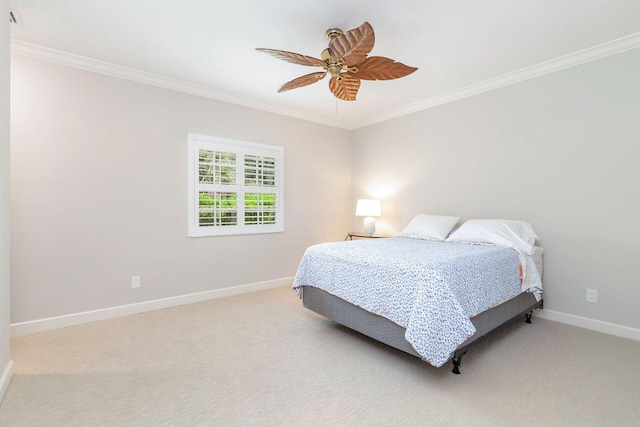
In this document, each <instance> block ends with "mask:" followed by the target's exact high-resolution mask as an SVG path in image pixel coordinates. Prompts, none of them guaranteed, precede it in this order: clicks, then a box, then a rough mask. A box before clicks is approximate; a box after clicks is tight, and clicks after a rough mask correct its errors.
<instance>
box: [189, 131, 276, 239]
mask: <svg viewBox="0 0 640 427" xmlns="http://www.w3.org/2000/svg"><path fill="white" fill-rule="evenodd" d="M283 184H284V180H283V149H282V147H278V146H275V145H266V144H256V143H252V142H245V141H234V140H231V139H223V138H215V137H211V136H205V135H196V134H189V236H191V237H202V236H226V235H231V234H255V233H276V232H279V231H283V230H284V198H283V195H284V185H283Z"/></svg>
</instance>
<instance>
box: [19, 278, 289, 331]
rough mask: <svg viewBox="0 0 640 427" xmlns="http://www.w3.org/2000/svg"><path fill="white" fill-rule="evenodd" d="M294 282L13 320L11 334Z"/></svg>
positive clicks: (283, 281) (70, 324)
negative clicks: (44, 317) (20, 320)
mask: <svg viewBox="0 0 640 427" xmlns="http://www.w3.org/2000/svg"><path fill="white" fill-rule="evenodd" d="M292 283H293V277H285V278H282V279H274V280H267V281H264V282H256V283H250V284H247V285H240V286H232V287H228V288H222V289H213V290H211V291H204V292H197V293H193V294H187V295H179V296H175V297H169V298H162V299H156V300H151V301H145V302H139V303H135V304H127V305H120V306H116V307H108V308H102V309H99V310H92V311H85V312H81V313H74V314H67V315H64V316H57V317H49V318H47V319H38V320H31V321H28V322H21V323H13V324H11V336H12V337H17V336H22V335H28V334H34V333H36V332H44V331H49V330H52V329H59V328H65V327H67V326H75V325H81V324H83V323H89V322H95V321H98V320H106V319H113V318H116V317H122V316H128V315H130V314H138V313H144V312H147V311H153V310H160V309H163V308H169V307H176V306H178V305H185V304H192V303H194V302H201V301H207V300H210V299H216V298H224V297H230V296H234V295H240V294H246V293H250V292H256V291H262V290H265V289H271V288H277V287H280V286H285V285H291V284H292Z"/></svg>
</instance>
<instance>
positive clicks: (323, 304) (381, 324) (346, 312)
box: [302, 286, 542, 374]
mask: <svg viewBox="0 0 640 427" xmlns="http://www.w3.org/2000/svg"><path fill="white" fill-rule="evenodd" d="M302 302H303V305H304V307H306V308H308V309H309V310H312V311H315V312H316V313H318V314H321V315H322V316H324V317H326V318H328V319H331V320H333V321H335V322H337V323H340V324H341V325H344V326H346V327H347V328H350V329H353V330H354V331H357V332H360V333H361V334H363V335H366V336H368V337H370V338H373V339H375V340H377V341H380V342H382V343H384V344H387V345H389V346H391V347H394V348H396V349H398V350H401V351H404V352H405V353H409V354H411V355H413V356H416V357H420V355H419V354H418V352H417V351H415V350H414V348H413V347H412V346H411V344H409V342H407V340H405V338H404V333H405V328H403V327H402V326H400V325H398V324H396V323H394V322H392V321H390V320H388V319H386V318H384V317H382V316H379V315H377V314H373V313H370V312H368V311H366V310H364V309H362V308H360V307H357V306H355V305H353V304H351V303H349V302H347V301H345V300H343V299H341V298H339V297H336V296H335V295H331V294H330V293H328V292H325V291H323V290H321V289H318V288H314V287H310V286H304V287H303V288H302ZM536 308H542V300H540V301H537V300H536V298H535V296H534V295H533V294H531V293H522V294H520V295H518V296H516V297H514V298H512V299H510V300H508V301H505V302H503V303H502V304H500V305H497V306H495V307H493V308H491V309H489V310H487V311H483V312H482V313H480V314H478V315H477V316H474V317H472V318H471V323H473V325H474V326H475V328H476V333H475V334H474V335H473V336H472V337H470V338H469V339H467V340H466V341H465V342H463V343H462V344H461V345H460V347H458V349H457V350H456V351H455V352H454V353H453V356H452V357H451V360H452V362H453V370H452V372H453V373H454V374H459V373H460V370H459V367H460V363H461V361H462V356H463V355H464V354H465V353H466V352H467V351H468V350H469V349H470V348H471V347H472V346H473V345H474V344H476V343H477V342H478V341H480V340H481V339H482V338H484V337H485V336H486V335H487V334H488V333H489V332H491V331H493V330H495V329H497V328H499V327H500V326H502V325H504V324H505V323H508V322H509V321H511V320H513V319H515V318H517V317H520V316H522V315H524V316H525V319H526V322H527V323H531V314H532V312H533V310H534V309H536Z"/></svg>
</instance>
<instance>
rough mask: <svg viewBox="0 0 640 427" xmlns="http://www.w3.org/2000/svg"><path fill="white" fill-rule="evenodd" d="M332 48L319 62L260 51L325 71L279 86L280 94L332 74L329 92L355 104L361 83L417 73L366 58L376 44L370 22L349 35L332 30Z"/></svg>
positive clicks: (378, 58)
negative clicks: (362, 81)
mask: <svg viewBox="0 0 640 427" xmlns="http://www.w3.org/2000/svg"><path fill="white" fill-rule="evenodd" d="M326 35H327V39H329V47H328V48H327V49H325V50H323V51H322V53H321V55H320V58H321V59H318V58H313V57H311V56H306V55H302V54H299V53H293V52H287V51H284V50H276V49H266V48H257V49H256V50H258V51H260V52H264V53H267V54H269V55H271V56H273V57H275V58H278V59H280V60H283V61H287V62H291V63H293V64H298V65H308V66H313V67H322V68H323V69H324V71H319V72H315V73H311V74H306V75H304V76H301V77H298V78H296V79H293V80H291V81H290V82H287V83H285V84H283V85H282V86H280V88H279V89H278V92H279V93H280V92H284V91H287V90H291V89H297V88H299V87H303V86H308V85H310V84H313V83H315V82H317V81H319V80H322V79H323V78H324V77H325V76H326V75H327V74H331V80H329V89H330V90H331V92H332V93H333V95H334V96H335V97H336V98H339V99H342V100H343V101H355V100H356V95H357V94H358V90H359V89H360V82H361V80H393V79H398V78H400V77H405V76H408V75H409V74H411V73H413V72H414V71H416V70H417V68H415V67H409V66H407V65H404V64H402V63H401V62H396V61H395V60H393V59H390V58H385V57H383V56H369V57H368V56H367V55H369V52H371V49H373V45H374V43H375V35H374V33H373V27H371V25H370V24H369V23H368V22H365V23H364V24H362V25H360V26H359V27H358V28H354V29H352V30H349V31H347V32H343V31H342V30H340V29H339V28H329V29H328V30H327V32H326Z"/></svg>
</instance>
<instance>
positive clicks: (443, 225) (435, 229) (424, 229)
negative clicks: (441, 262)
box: [399, 214, 460, 240]
mask: <svg viewBox="0 0 640 427" xmlns="http://www.w3.org/2000/svg"><path fill="white" fill-rule="evenodd" d="M459 220H460V217H459V216H443V215H427V214H419V215H416V216H415V218H413V219H412V220H411V222H410V223H409V225H407V226H406V227H405V229H404V230H402V231H401V232H400V234H399V235H400V236H405V237H413V238H416V239H437V240H444V239H445V238H446V237H447V235H448V234H449V232H450V231H451V230H452V229H453V227H455V225H456V224H457V223H458V221H459Z"/></svg>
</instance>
